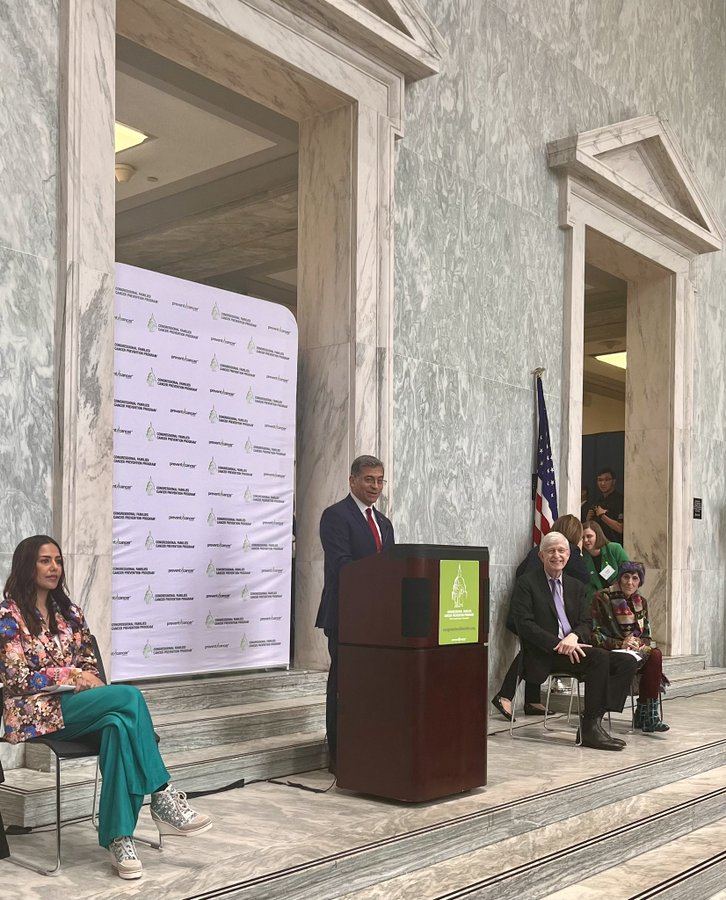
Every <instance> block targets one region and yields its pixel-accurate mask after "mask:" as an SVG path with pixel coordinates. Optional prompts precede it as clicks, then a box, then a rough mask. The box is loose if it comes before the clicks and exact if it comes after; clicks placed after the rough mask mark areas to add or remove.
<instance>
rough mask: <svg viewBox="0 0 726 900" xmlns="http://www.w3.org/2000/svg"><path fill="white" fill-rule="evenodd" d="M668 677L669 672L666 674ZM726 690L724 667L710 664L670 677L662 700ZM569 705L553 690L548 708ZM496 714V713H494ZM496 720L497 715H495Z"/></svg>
mask: <svg viewBox="0 0 726 900" xmlns="http://www.w3.org/2000/svg"><path fill="white" fill-rule="evenodd" d="M668 677H669V678H670V674H669V676H668ZM563 683H564V685H565V687H568V686H569V682H568V680H567V679H563ZM723 690H726V669H722V668H716V667H715V666H710V667H709V668H706V669H702V670H700V671H699V672H697V673H696V672H693V671H687V672H680V673H679V674H678V676H677V677H675V678H672V679H671V684H670V686H669V687H668V689H667V691H666V693H665V695H664V700H666V701H667V700H669V699H671V700H672V699H674V698H675V697H693V696H695V695H696V694H711V693H713V692H715V691H723ZM544 696H545V693H544V691H543V692H542V697H543V700H544ZM583 696H584V688H583ZM521 703H522V690H521V688H520V689H519V693H518V700H517V710H520V708H521ZM569 705H570V692H569V691H567V692H566V693H564V694H563V693H557V692H555V691H553V692H552V693H551V695H550V709H553V710H554V711H555V712H567V710H568V708H569ZM628 705H629V701H626V709H627V707H628ZM576 709H577V701H576V700H575V702H574V703H573V712H574V711H575V710H576ZM495 716H496V713H495ZM517 717H518V719H519V718H520V717H521V714H520V712H518V714H517ZM496 719H497V720H498V719H499V717H498V716H496Z"/></svg>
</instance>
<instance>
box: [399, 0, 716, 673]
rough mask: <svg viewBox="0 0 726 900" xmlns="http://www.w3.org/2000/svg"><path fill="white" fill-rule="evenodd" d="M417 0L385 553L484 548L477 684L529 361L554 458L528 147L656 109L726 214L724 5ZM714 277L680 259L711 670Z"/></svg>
mask: <svg viewBox="0 0 726 900" xmlns="http://www.w3.org/2000/svg"><path fill="white" fill-rule="evenodd" d="M422 5H423V7H424V8H425V9H426V11H427V12H428V14H429V15H430V16H431V18H432V20H433V22H434V24H435V25H436V27H437V28H438V30H439V32H440V33H441V35H442V37H443V38H444V41H445V43H446V45H447V47H448V56H447V57H446V58H445V60H444V65H443V69H442V72H441V74H440V75H439V76H437V77H434V78H431V79H427V80H423V81H421V82H418V83H416V84H414V85H411V86H410V87H409V88H408V89H407V93H406V114H405V137H404V139H403V140H402V141H400V142H399V144H398V149H397V166H396V213H395V216H396V218H395V221H396V232H395V240H396V270H395V307H394V309H395V312H394V315H395V332H394V384H395V387H394V459H395V469H396V485H395V508H394V510H393V514H394V517H395V521H396V528H397V535H398V536H399V538H400V539H401V540H429V541H436V542H442V543H446V542H451V543H471V544H481V543H483V544H487V545H488V546H489V547H490V551H491V578H492V637H493V641H492V649H491V666H490V675H491V680H492V683H493V685H494V683H495V682H496V683H497V684H498V680H499V678H500V676H501V673H502V671H503V667H504V666H505V665H506V663H507V662H508V659H509V654H510V652H511V648H512V643H511V638H507V637H503V629H502V622H503V617H504V612H505V610H506V607H507V604H508V599H509V593H510V591H511V587H512V584H513V578H514V568H515V567H516V564H517V563H518V561H519V560H520V559H521V557H522V556H523V555H524V553H525V551H526V549H527V546H528V544H529V540H530V528H531V524H530V520H531V501H530V472H531V470H532V458H533V448H532V442H533V395H532V377H531V374H530V373H531V371H532V369H534V368H535V366H544V367H546V372H545V375H544V385H545V394H546V400H547V403H548V411H549V415H550V427H551V431H552V437H553V446H554V453H555V458H556V460H557V459H559V453H560V443H561V441H560V435H559V422H560V404H561V389H562V357H563V349H565V350H566V348H563V338H562V335H563V299H564V283H563V278H564V262H565V261H564V234H563V232H561V231H560V230H559V229H558V226H557V178H556V175H555V174H554V173H552V172H551V171H550V170H548V168H547V161H546V157H545V145H546V144H547V142H548V141H551V140H555V139H558V138H562V137H565V136H567V135H571V134H574V133H576V132H579V131H584V130H588V129H591V128H596V127H599V126H602V125H607V124H610V123H614V122H617V121H620V120H624V119H628V118H632V117H634V116H639V115H646V114H652V113H658V114H659V115H661V116H662V117H664V118H666V119H668V120H669V121H670V124H671V125H672V127H673V128H674V130H675V132H676V134H677V135H678V137H679V139H680V141H681V142H682V144H683V146H684V147H685V150H686V153H687V154H688V156H689V158H690V162H691V164H692V165H693V168H694V170H695V172H696V174H697V176H698V177H699V178H700V179H701V181H702V183H703V184H704V187H705V189H706V191H707V193H708V195H709V197H710V198H711V199H712V201H714V202H715V205H716V207H717V211H718V213H719V214H720V216H721V218H722V219H724V218H726V191H724V187H723V185H724V175H725V174H726V119H725V118H724V117H723V115H722V113H721V110H722V104H723V85H724V81H725V79H726V53H725V52H724V48H725V47H726V7H724V4H723V3H717V2H711V0H693V2H691V0H647V2H635V0H626V2H622V3H601V2H600V0H577V2H574V3H571V2H570V0H555V2H552V0H546V2H545V0H541V2H540V0H537V2H535V0H498V2H487V0H422ZM724 274H726V257H724V255H723V254H711V255H708V256H703V257H700V258H698V259H697V260H696V262H695V263H694V279H695V283H696V287H697V289H698V290H697V296H696V315H695V320H696V328H695V347H694V351H695V352H694V359H695V363H694V364H695V372H694V378H695V390H694V416H693V419H694V429H693V435H692V468H693V479H694V480H693V486H694V493H695V494H696V496H701V497H703V499H704V519H703V520H702V521H701V522H694V527H693V547H692V550H691V555H690V569H691V575H692V585H693V609H694V622H693V629H692V646H691V648H690V649H691V652H702V653H705V654H707V656H708V658H709V660H710V662H712V663H713V664H717V665H723V664H724V662H726V658H725V657H724V653H725V648H724V596H723V595H724V588H723V585H724V568H725V563H726V476H725V475H724V471H723V464H722V461H723V459H724V450H725V449H726V447H725V446H724V442H725V439H726V377H725V376H724V373H723V371H722V367H721V365H720V361H721V360H722V359H723V358H724V355H725V354H726V322H725V321H724V312H723V307H724V301H725V300H726V296H725V295H726V279H725V278H724ZM563 474H564V473H561V476H560V478H561V479H562V477H563ZM675 477H677V474H676V476H675ZM560 511H561V512H568V511H571V512H576V510H564V509H561V510H560ZM494 686H496V685H494Z"/></svg>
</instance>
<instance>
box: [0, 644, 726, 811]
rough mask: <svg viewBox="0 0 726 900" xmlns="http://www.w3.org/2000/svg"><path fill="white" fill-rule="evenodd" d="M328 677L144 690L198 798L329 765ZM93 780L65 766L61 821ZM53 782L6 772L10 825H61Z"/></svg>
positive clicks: (30, 764) (698, 679)
mask: <svg viewBox="0 0 726 900" xmlns="http://www.w3.org/2000/svg"><path fill="white" fill-rule="evenodd" d="M665 669H666V671H667V672H668V675H669V677H670V679H671V682H672V685H671V688H670V690H669V693H668V696H669V697H680V696H684V697H686V696H691V695H697V694H701V693H704V692H709V691H715V690H720V689H724V688H726V669H714V668H708V667H706V664H705V657H703V656H689V657H671V658H669V659H668V660H667V661H666V665H665ZM326 677H327V676H326V673H324V672H312V671H304V670H294V669H293V670H289V671H276V672H259V673H243V674H236V675H227V676H216V677H205V678H200V677H197V678H188V679H178V680H174V681H160V682H144V683H142V684H140V685H139V686H140V687H141V689H142V691H143V693H144V695H145V697H146V699H147V703H148V704H149V708H150V710H151V714H152V717H153V719H154V723H155V727H156V730H157V733H158V734H159V737H160V739H161V744H160V746H161V749H162V752H163V755H164V759H165V761H166V763H167V766H168V768H169V770H170V771H171V773H172V777H173V779H174V780H175V781H176V782H177V783H178V784H180V785H181V786H182V787H183V788H184V790H186V791H188V792H190V793H191V792H195V791H199V792H206V791H212V790H217V789H219V788H223V787H225V786H227V785H229V784H232V783H234V782H237V781H239V780H240V779H245V780H246V781H247V782H251V781H263V780H265V779H267V778H274V777H279V776H284V775H290V774H293V773H296V772H303V771H308V770H313V769H317V768H319V767H322V766H324V765H325V762H326V750H325V745H324V731H325V681H326ZM568 703H569V695H560V696H557V695H554V694H553V696H552V705H553V706H554V707H555V709H557V710H560V711H564V710H566V709H567V705H568ZM519 721H524V720H518V724H519ZM491 724H492V725H495V724H496V723H495V722H494V721H492V723H491ZM94 775H95V763H91V762H77V763H66V764H64V776H63V778H64V791H63V819H64V821H71V820H73V819H78V818H82V817H83V816H86V815H88V814H89V813H90V809H91V802H92V797H93V780H94ZM54 779H55V775H54V763H53V761H52V756H51V754H50V752H49V751H48V750H47V748H45V747H43V746H42V745H35V746H31V745H29V746H28V747H27V748H26V751H25V766H24V767H23V768H18V769H11V770H9V771H7V772H6V782H5V784H4V785H2V786H0V810H2V814H3V817H4V819H5V822H6V823H7V824H14V825H20V826H24V827H35V826H40V825H46V824H49V823H52V822H54V821H55V806H54V804H55V781H54Z"/></svg>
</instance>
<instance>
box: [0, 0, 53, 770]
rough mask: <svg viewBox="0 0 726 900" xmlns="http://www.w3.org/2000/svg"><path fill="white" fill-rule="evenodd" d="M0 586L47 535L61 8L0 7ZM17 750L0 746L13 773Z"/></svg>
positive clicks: (43, 1)
mask: <svg viewBox="0 0 726 900" xmlns="http://www.w3.org/2000/svg"><path fill="white" fill-rule="evenodd" d="M0 59H2V60H3V91H2V100H0V134H1V135H2V137H1V138H0V156H1V157H2V165H1V167H0V172H1V173H2V185H3V188H2V195H3V200H2V203H0V419H1V420H2V422H3V428H2V434H1V435H0V479H1V480H2V485H3V488H2V491H0V518H1V519H2V522H3V528H2V532H1V533H0V581H2V583H3V584H4V582H5V578H6V576H7V573H8V571H9V568H10V559H11V556H12V552H13V549H14V547H15V546H16V544H17V543H18V542H19V541H20V540H21V539H22V538H23V537H26V536H27V535H29V534H37V533H43V532H49V531H51V529H52V521H53V515H52V495H53V445H54V439H53V436H54V432H55V429H56V427H57V410H56V402H55V388H54V366H55V356H54V343H55V342H54V332H55V327H56V264H57V209H58V204H57V190H58V183H57V170H58V88H57V79H58V71H57V70H58V6H57V3H54V2H48V0H28V2H27V3H22V4H17V3H10V4H8V3H4V4H2V5H0ZM21 755H22V751H18V750H17V749H15V748H9V747H3V746H2V745H0V760H1V761H2V762H4V763H5V764H6V765H8V763H10V764H11V765H12V764H13V763H15V762H16V761H17V759H18V758H19V757H20V756H21Z"/></svg>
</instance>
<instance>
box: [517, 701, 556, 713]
mask: <svg viewBox="0 0 726 900" xmlns="http://www.w3.org/2000/svg"><path fill="white" fill-rule="evenodd" d="M524 714H525V716H543V715H544V714H545V708H544V706H542V708H541V709H540V707H539V706H535V704H534V703H525V704H524ZM547 715H548V716H551V715H553V712H552V710H551V709H548V710H547Z"/></svg>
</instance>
